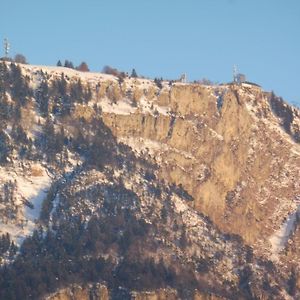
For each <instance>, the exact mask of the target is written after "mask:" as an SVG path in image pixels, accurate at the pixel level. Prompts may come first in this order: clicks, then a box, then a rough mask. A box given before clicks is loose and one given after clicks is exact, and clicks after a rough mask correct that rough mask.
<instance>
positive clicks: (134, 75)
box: [131, 69, 138, 78]
mask: <svg viewBox="0 0 300 300" xmlns="http://www.w3.org/2000/svg"><path fill="white" fill-rule="evenodd" d="M131 77H133V78H137V77H138V75H137V73H136V70H135V69H132V72H131Z"/></svg>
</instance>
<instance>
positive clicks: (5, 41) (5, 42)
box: [3, 38, 10, 58]
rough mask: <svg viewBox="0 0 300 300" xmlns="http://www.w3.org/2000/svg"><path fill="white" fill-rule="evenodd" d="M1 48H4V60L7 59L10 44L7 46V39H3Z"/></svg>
mask: <svg viewBox="0 0 300 300" xmlns="http://www.w3.org/2000/svg"><path fill="white" fill-rule="evenodd" d="M3 46H4V54H5V58H8V54H9V50H10V44H9V42H8V39H7V38H5V39H4V42H3Z"/></svg>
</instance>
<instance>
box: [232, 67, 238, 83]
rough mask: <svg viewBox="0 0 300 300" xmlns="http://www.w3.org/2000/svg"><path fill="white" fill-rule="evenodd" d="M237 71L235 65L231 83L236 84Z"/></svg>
mask: <svg viewBox="0 0 300 300" xmlns="http://www.w3.org/2000/svg"><path fill="white" fill-rule="evenodd" d="M237 77H238V69H237V66H236V65H234V66H233V82H237V81H238V80H237V79H238V78H237Z"/></svg>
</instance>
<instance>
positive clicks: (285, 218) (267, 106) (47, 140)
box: [0, 63, 300, 299]
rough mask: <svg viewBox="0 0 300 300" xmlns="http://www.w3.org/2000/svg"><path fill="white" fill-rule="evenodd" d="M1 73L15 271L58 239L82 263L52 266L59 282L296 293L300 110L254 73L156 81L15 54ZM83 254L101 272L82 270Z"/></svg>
mask: <svg viewBox="0 0 300 300" xmlns="http://www.w3.org/2000/svg"><path fill="white" fill-rule="evenodd" d="M0 75H1V81H0V87H1V91H2V94H1V97H2V98H1V104H2V107H3V109H4V108H5V110H4V111H6V113H7V114H10V115H11V118H7V117H6V118H4V120H5V124H3V125H2V127H1V130H2V132H3V135H2V136H3V138H2V140H3V141H4V145H7V147H5V148H2V149H5V151H6V152H4V153H7V154H6V157H5V160H3V161H2V166H1V170H0V171H1V174H4V175H3V176H2V181H1V184H2V185H3V199H4V198H5V199H7V200H5V202H4V209H3V210H2V214H1V222H2V223H1V224H2V225H1V230H2V232H3V234H5V233H6V232H10V235H11V237H10V238H12V240H13V241H14V242H15V243H14V244H12V245H11V246H9V249H8V250H7V251H6V252H5V253H4V256H3V262H4V265H5V264H8V266H7V268H11V269H10V271H9V274H10V275H9V276H11V277H9V278H10V280H11V281H12V282H15V280H16V278H18V276H16V275H14V274H15V273H14V272H15V271H14V270H15V269H14V268H16V266H22V264H24V263H25V260H28V261H30V263H32V262H33V261H32V257H31V256H32V253H34V251H35V252H36V253H37V254H38V256H40V257H41V258H40V259H39V260H38V261H37V264H38V270H40V268H41V269H43V268H45V267H46V265H47V268H49V266H48V264H49V262H48V260H47V259H46V258H45V256H44V254H43V253H44V252H43V251H46V253H49V255H50V256H49V257H52V255H53V253H51V251H50V250H49V249H50V248H51V247H52V246H53V245H55V247H57V249H59V251H60V252H59V253H60V256H59V257H56V259H58V261H60V262H65V261H67V260H71V261H74V265H73V263H66V267H65V268H62V269H63V271H62V272H67V273H68V272H69V274H73V275H72V276H71V275H68V276H66V275H63V273H59V274H56V275H55V276H58V277H57V278H60V280H61V282H62V283H63V284H64V285H63V286H62V287H66V285H68V284H72V283H74V282H78V280H80V278H81V279H82V280H84V282H85V283H88V282H90V281H91V280H92V281H94V280H95V278H98V280H99V282H102V281H103V280H104V281H105V282H106V283H107V285H108V288H109V290H110V291H114V290H115V289H116V288H117V286H118V284H119V285H120V286H123V287H125V288H126V289H127V290H128V292H126V293H127V296H128V295H130V291H132V290H135V289H141V290H144V289H147V288H148V289H149V290H153V289H154V290H156V289H159V288H161V287H163V288H166V287H168V286H170V287H172V288H174V289H175V290H177V292H178V293H179V294H178V295H177V297H179V298H187V297H191V298H192V297H196V296H195V295H194V296H193V294H194V293H195V292H194V291H195V289H196V290H197V289H198V290H199V291H200V292H203V293H204V294H214V295H216V296H217V295H218V296H223V297H225V298H231V299H233V297H237V298H239V299H242V298H243V299H244V298H245V299H252V298H255V297H258V298H259V297H273V299H283V298H286V299H288V298H289V297H291V296H295V297H296V296H297V294H296V292H295V291H294V290H293V288H295V287H296V286H297V284H298V286H299V280H298V283H297V278H299V277H297V276H298V275H297V274H298V273H297V272H299V270H298V269H297V262H299V256H298V252H297V250H296V249H297V245H298V243H299V241H298V239H297V232H298V231H299V226H298V223H299V222H298V217H297V216H298V213H297V209H299V205H298V204H297V203H298V202H297V201H298V200H297V199H298V197H299V195H300V186H299V181H298V180H297V179H298V178H299V175H300V174H299V169H300V168H299V165H300V145H299V132H300V131H299V125H300V121H299V115H300V113H299V110H297V109H296V108H293V107H291V106H289V105H287V104H286V103H285V102H284V101H282V99H281V98H279V97H276V96H275V95H274V94H273V93H267V92H264V91H263V90H262V89H261V88H260V87H258V86H253V85H251V84H249V83H244V84H243V83H242V84H241V85H237V84H229V85H223V86H203V85H199V84H184V83H174V82H166V81H162V82H159V84H157V82H154V81H151V80H148V79H142V78H125V79H122V80H120V78H117V77H115V76H112V75H106V74H94V73H82V72H79V71H74V70H69V69H65V68H56V67H54V68H51V67H50V68H48V67H41V68H40V67H38V66H29V65H15V64H9V63H8V64H3V63H2V64H1V68H0ZM14 82H19V84H18V85H16V86H14ZM1 84H2V85H1ZM3 91H4V92H3ZM8 107H10V108H9V109H8ZM10 142H11V143H10ZM9 144H10V145H9ZM9 174H15V175H9ZM41 180H44V182H45V185H44V186H41V187H40V186H35V182H41ZM42 182H43V181H42ZM26 185H28V186H29V189H31V191H34V193H35V194H37V195H38V198H34V196H33V194H32V193H31V194H30V193H28V192H27V194H26V191H22V187H24V186H26ZM27 191H28V190H27ZM37 191H39V192H37ZM22 199H23V200H22ZM116 199H117V200H116ZM129 199H131V200H129ZM39 207H40V208H39ZM35 209H37V213H35V214H33V211H34V210H35ZM38 211H40V212H41V213H40V215H39V216H38ZM9 213H10V214H11V215H9ZM30 215H31V217H30ZM8 216H10V217H8ZM4 220H5V222H7V223H8V224H6V227H4V225H3V224H4V223H3V221H4ZM26 220H27V221H26ZM103 220H106V221H107V222H106V223H103ZM290 220H292V221H290ZM175 221H176V222H175ZM34 224H35V225H34ZM68 224H69V225H68ZM105 224H111V225H109V226H108V225H105ZM22 226H23V228H22ZM105 226H106V227H105ZM8 227H9V228H10V231H9V230H8ZM68 227H70V228H68ZM102 227H103V228H105V230H106V231H105V230H104V229H103V228H102ZM101 228H102V229H101ZM21 229H22V230H21ZM14 230H18V232H17V233H16V234H15V233H14ZM26 230H28V231H26ZM69 230H71V232H69ZM72 230H73V231H72ZM89 230H90V232H93V235H92V236H94V237H97V238H96V244H95V243H94V242H92V240H93V239H92V238H91V237H90V236H89V235H88V232H89ZM103 230H104V231H103ZM25 232H27V233H25ZM200 232H202V234H203V235H202V236H201V235H200V234H199V233H200ZM14 234H15V235H14ZM32 234H33V235H32ZM124 234H125V238H124V237H123V235H124ZM26 235H27V236H28V237H27V238H26V239H25V240H24V242H22V241H23V239H24V238H25V237H26ZM109 235H110V236H111V237H110V238H109ZM18 236H19V237H20V238H21V240H18V238H17V237H18ZM76 236H77V239H78V237H80V238H79V240H80V241H81V242H80V243H82V245H84V246H81V244H80V243H79V245H78V249H77V247H75V246H74V245H75V244H74V243H75V241H76ZM240 236H241V237H242V238H240ZM45 237H46V238H45ZM129 237H131V238H129ZM139 240H141V242H139ZM51 241H52V242H51ZM142 241H143V242H144V243H143V242H142ZM51 243H53V245H52V246H51ZM15 244H17V246H19V250H18V252H17V254H14V253H15V252H14V251H15V250H14V246H13V245H15ZM85 247H87V248H85ZM6 248H7V247H6ZM6 248H5V249H6ZM32 248H33V249H34V251H32ZM62 249H66V250H62ZM87 249H88V250H87ZM172 249H173V250H172ZM61 251H62V252H61ZM64 251H66V252H67V253H66V254H63V252H64ZM76 251H77V252H76ZM172 253H173V254H172ZM233 253H236V254H234V255H233ZM125 254H126V255H125ZM146 254H147V255H146ZM172 255H174V258H172V257H173V256H172ZM124 256H125V257H126V259H125V260H124ZM122 257H123V259H122ZM234 257H237V258H234ZM291 257H293V258H294V259H291ZM269 258H271V261H269ZM52 259H55V255H54V256H53V258H51V259H50V261H52ZM122 260H123V261H122ZM3 262H2V263H3ZM84 263H86V264H87V265H88V267H89V268H90V270H89V272H91V274H94V277H87V278H85V276H84V274H81V273H80V271H79V270H80V266H82V265H81V264H84ZM52 264H54V265H55V263H54V261H52ZM90 264H92V265H90ZM9 265H10V267H9ZM26 265H27V267H28V268H29V269H30V268H31V265H30V264H29V263H28V264H26ZM50 266H51V263H50ZM95 266H96V267H97V266H98V267H99V269H98V270H97V269H94V268H95ZM82 268H83V269H85V268H87V267H82ZM280 268H284V271H282V272H281V271H280V270H279V269H280ZM108 270H110V271H108ZM111 270H114V272H113V274H114V276H115V277H111V276H110V275H109V274H108V273H109V272H111ZM130 270H135V272H136V274H135V275H134V276H133V275H132V274H131V273H130V272H129V271H130ZM151 270H152V271H151ZM51 272H52V271H49V278H52V276H54V275H52V273H51ZM143 272H145V274H146V275H145V276H144V277H143V276H141V274H143ZM26 274H27V272H26ZM54 274H55V272H54ZM76 274H77V275H76ZM101 274H102V275H101ZM151 274H152V275H151ZM153 274H156V275H157V278H160V279H161V283H162V286H160V284H159V282H157V280H155V279H154V278H155V277H153ZM291 274H294V275H293V276H294V277H293V276H292V275H291ZM0 275H1V274H0ZM1 276H3V273H2V275H1ZM1 276H0V279H1V281H0V286H1V284H2V287H4V286H5V284H6V283H7V281H6V280H7V279H5V278H4V277H1ZM55 276H54V277H55ZM62 276H66V277H65V279H62V278H63V277H62ZM160 276H161V277H160ZM126 277H127V278H126ZM72 278H73V279H72ZM114 278H117V279H114ZM129 279H130V280H129ZM19 280H20V279H19ZM45 280H49V279H46V278H45ZM149 280H150V282H151V281H152V282H153V284H152V285H151V284H150V285H148V284H149ZM32 281H33V282H36V283H37V285H38V286H39V287H40V288H39V289H38V290H37V291H36V292H35V294H34V295H35V296H34V297H37V296H38V295H39V297H40V296H41V295H43V294H45V288H44V287H43V286H42V283H43V281H42V282H40V281H39V280H38V279H36V278H35V279H33V278H32ZM213 281H215V284H212V282H213ZM134 282H137V284H135V283H134ZM291 282H292V283H291ZM13 284H15V283H13ZM147 285H148V286H147ZM14 286H15V287H16V285H14ZM50 286H51V291H52V292H53V288H58V287H59V286H61V285H60V284H55V283H54V282H52V283H51V285H50ZM4 290H5V289H4ZM16 290H17V292H16V293H18V292H20V293H21V294H22V293H23V290H22V288H20V289H17V288H16ZM46 290H47V289H46ZM5 291H6V290H5ZM192 291H193V292H192ZM32 292H33V290H31V291H30V292H29V293H32ZM49 292H50V290H47V293H49ZM288 293H289V294H290V296H288ZM21 294H20V295H21ZM5 295H6V297H8V295H9V294H5ZM28 295H29V294H28ZM188 295H189V296H188ZM128 297H129V296H128ZM141 297H142V296H141ZM145 297H146V296H145ZM166 297H167V296H166ZM7 299H10V298H7ZM145 299H146V298H145ZM195 299H196V298H195Z"/></svg>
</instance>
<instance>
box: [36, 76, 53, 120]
mask: <svg viewBox="0 0 300 300" xmlns="http://www.w3.org/2000/svg"><path fill="white" fill-rule="evenodd" d="M36 96H37V102H38V104H39V110H40V112H41V114H42V116H43V117H48V114H49V97H50V96H49V86H48V83H47V81H42V82H41V84H40V87H39V90H38V92H37V95H36Z"/></svg>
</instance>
